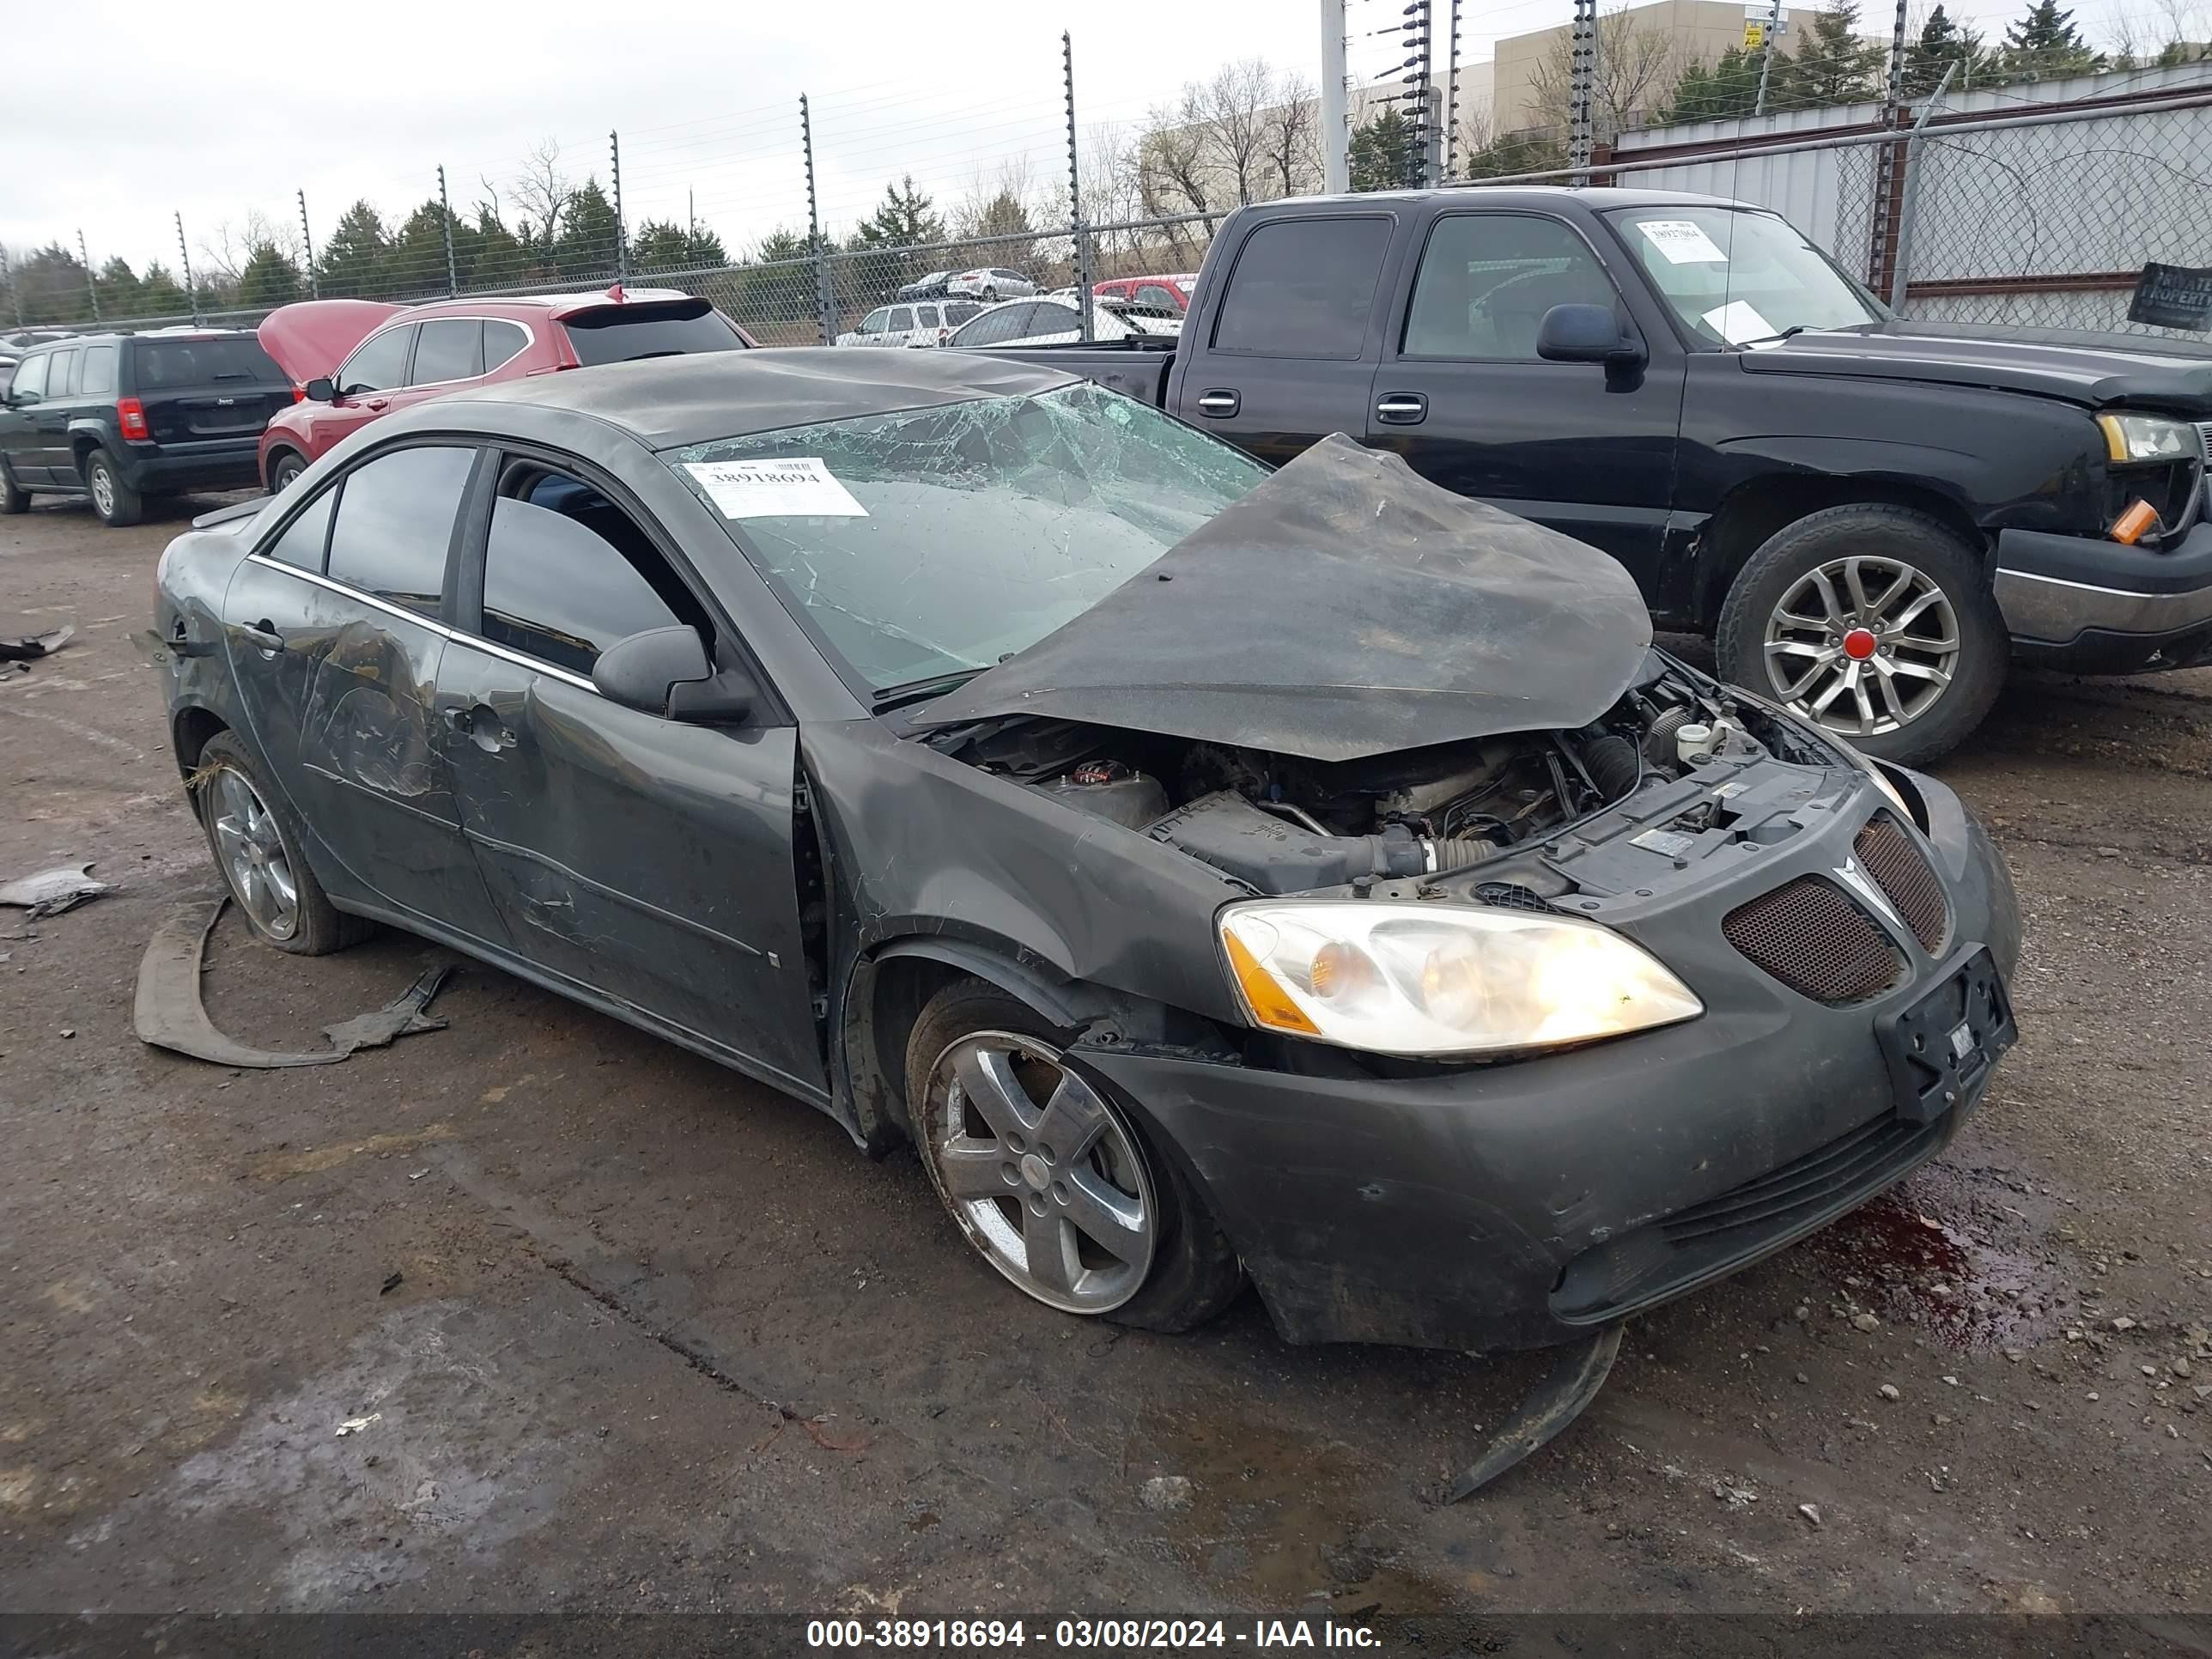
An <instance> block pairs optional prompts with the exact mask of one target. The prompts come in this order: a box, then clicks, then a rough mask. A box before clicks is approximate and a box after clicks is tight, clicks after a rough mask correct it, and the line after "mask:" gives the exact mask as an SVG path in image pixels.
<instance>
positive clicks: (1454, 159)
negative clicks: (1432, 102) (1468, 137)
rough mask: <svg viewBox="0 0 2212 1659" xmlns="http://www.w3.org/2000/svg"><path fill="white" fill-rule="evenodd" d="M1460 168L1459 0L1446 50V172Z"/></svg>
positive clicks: (1455, 1)
mask: <svg viewBox="0 0 2212 1659" xmlns="http://www.w3.org/2000/svg"><path fill="white" fill-rule="evenodd" d="M1458 166H1459V0H1451V39H1450V40H1448V41H1447V42H1446V43H1445V49H1444V172H1443V176H1444V177H1445V178H1446V179H1449V178H1450V177H1451V176H1452V174H1453V173H1455V172H1456V171H1457V170H1458Z"/></svg>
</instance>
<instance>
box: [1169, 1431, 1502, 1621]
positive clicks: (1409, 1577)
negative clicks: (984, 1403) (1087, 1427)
mask: <svg viewBox="0 0 2212 1659" xmlns="http://www.w3.org/2000/svg"><path fill="white" fill-rule="evenodd" d="M1139 1438H1140V1440H1141V1441H1143V1442H1147V1443H1151V1444H1152V1445H1153V1446H1156V1447H1158V1458H1159V1463H1158V1468H1159V1471H1160V1472H1161V1473H1164V1474H1182V1475H1187V1476H1188V1478H1189V1480H1190V1482H1191V1486H1192V1492H1191V1503H1190V1507H1189V1508H1188V1509H1187V1510H1182V1511H1181V1512H1179V1513H1175V1514H1170V1515H1166V1516H1161V1517H1160V1522H1161V1525H1162V1530H1163V1531H1164V1532H1165V1533H1167V1534H1169V1535H1170V1537H1171V1538H1173V1539H1174V1540H1175V1541H1176V1542H1178V1543H1179V1544H1181V1545H1182V1546H1184V1547H1186V1549H1187V1550H1188V1553H1189V1556H1190V1558H1191V1561H1192V1565H1194V1566H1195V1567H1196V1569H1197V1570H1198V1571H1199V1572H1200V1574H1201V1575H1202V1576H1203V1577H1206V1578H1207V1579H1210V1580H1212V1582H1214V1583H1218V1584H1219V1585H1221V1586H1222V1587H1223V1589H1225V1590H1228V1591H1229V1592H1231V1594H1232V1595H1236V1596H1237V1599H1238V1600H1239V1601H1244V1602H1247V1603H1249V1604H1250V1605H1252V1606H1254V1607H1263V1608H1267V1609H1268V1610H1270V1611H1279V1612H1282V1613H1296V1612H1310V1613H1322V1612H1327V1613H1329V1614H1330V1615H1331V1616H1333V1617H1335V1618H1338V1619H1351V1618H1355V1617H1357V1618H1364V1617H1368V1616H1370V1615H1377V1614H1390V1613H1438V1612H1443V1611H1446V1610H1449V1609H1451V1608H1454V1607H1464V1606H1465V1605H1466V1604H1467V1602H1468V1600H1469V1599H1470V1598H1471V1597H1480V1596H1484V1595H1488V1594H1491V1593H1492V1591H1493V1590H1494V1589H1495V1586H1493V1585H1492V1583H1491V1581H1490V1579H1489V1577H1488V1576H1487V1575H1486V1574H1484V1573H1480V1572H1468V1573H1464V1574H1457V1573H1453V1572H1450V1571H1445V1572H1443V1573H1441V1574H1432V1573H1430V1572H1427V1571H1423V1570H1422V1569H1421V1568H1420V1567H1419V1565H1416V1564H1415V1563H1414V1562H1413V1559H1412V1557H1413V1542H1412V1541H1411V1540H1410V1539H1407V1538H1406V1537H1403V1536H1401V1534H1399V1533H1398V1531H1397V1530H1396V1529H1395V1528H1390V1527H1389V1526H1386V1525H1383V1524H1381V1523H1378V1522H1376V1521H1374V1520H1373V1519H1372V1518H1371V1517H1370V1516H1366V1515H1364V1514H1363V1513H1362V1512H1361V1511H1360V1510H1359V1509H1358V1508H1357V1507H1355V1504H1356V1494H1358V1492H1360V1491H1361V1490H1362V1489H1364V1488H1370V1487H1372V1486H1374V1484H1375V1481H1376V1476H1377V1474H1378V1471H1377V1470H1376V1468H1373V1467H1372V1466H1371V1463H1370V1460H1366V1459H1364V1458H1362V1457H1361V1456H1360V1455H1358V1454H1357V1453H1355V1452H1354V1451H1353V1450H1352V1448H1351V1447H1350V1446H1348V1445H1346V1443H1343V1442H1342V1441H1315V1440H1310V1439H1308V1438H1305V1437H1303V1436H1300V1435H1297V1434H1296V1433H1286V1432H1285V1431H1284V1430H1283V1429H1282V1427H1281V1426H1280V1425H1273V1424H1267V1423H1261V1422H1259V1421H1256V1420H1253V1419H1243V1418H1239V1417H1237V1416H1235V1415H1233V1414H1217V1413H1204V1414H1203V1415H1201V1414H1200V1413H1185V1412H1169V1411H1165V1410H1154V1411H1151V1412H1148V1413H1146V1417H1145V1420H1144V1423H1143V1425H1142V1430H1141V1432H1140V1435H1139Z"/></svg>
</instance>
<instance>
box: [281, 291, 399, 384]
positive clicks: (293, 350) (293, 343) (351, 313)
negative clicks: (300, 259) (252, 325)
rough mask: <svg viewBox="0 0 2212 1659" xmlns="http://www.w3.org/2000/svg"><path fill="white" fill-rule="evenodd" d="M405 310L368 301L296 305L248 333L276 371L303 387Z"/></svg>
mask: <svg viewBox="0 0 2212 1659" xmlns="http://www.w3.org/2000/svg"><path fill="white" fill-rule="evenodd" d="M405 309H406V307H404V306H388V305H382V304H380V303H378V302H377V301H374V300H302V301H300V302H299V303H298V304H296V305H289V306H279V307H276V310H274V311H272V312H270V313H269V314H268V315H267V316H266V317H264V318H263V319H261V326H260V327H258V328H257V329H255V330H254V331H253V332H254V334H255V336H256V337H258V339H259V340H260V342H261V349H263V350H264V351H265V352H267V353H268V354H269V355H270V356H271V357H274V358H275V359H276V367H277V368H281V369H283V371H284V372H285V374H289V375H290V376H291V377H292V380H294V382H295V384H297V385H300V386H305V385H306V384H307V382H308V381H310V380H317V379H319V378H320V377H321V376H323V375H325V374H331V373H333V372H335V371H336V370H337V366H338V365H339V364H340V363H342V362H344V361H345V356H346V353H348V352H349V351H351V350H352V349H354V348H355V347H356V346H357V345H359V344H360V343H362V341H363V340H366V339H367V338H368V337H369V336H370V335H371V334H373V333H374V332H375V331H376V330H377V329H378V328H380V326H382V325H383V324H384V322H385V321H386V319H388V318H392V317H397V316H398V314H399V313H401V312H402V311H404V310H405Z"/></svg>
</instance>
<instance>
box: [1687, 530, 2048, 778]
mask: <svg viewBox="0 0 2212 1659" xmlns="http://www.w3.org/2000/svg"><path fill="white" fill-rule="evenodd" d="M1717 647H1718V651H1717V654H1718V656H1719V659H1720V668H1721V672H1722V674H1723V676H1724V677H1725V678H1728V679H1730V680H1733V681H1734V682H1735V684H1738V685H1741V686H1746V687H1748V688H1749V689H1750V690H1754V691H1757V692H1759V693H1760V694H1761V695H1763V696H1771V697H1772V698H1774V699H1775V700H1776V701H1777V702H1783V703H1787V704H1788V705H1790V707H1791V708H1794V709H1796V711H1797V712H1798V713H1799V714H1803V715H1805V716H1807V717H1808V719H1811V720H1817V721H1818V722H1819V723H1820V725H1821V726H1824V727H1825V728H1826V729H1827V730H1828V731H1830V732H1834V733H1835V734H1836V735H1837V736H1838V737H1839V738H1844V739H1846V740H1847V741H1849V742H1850V744H1852V745H1853V746H1854V747H1856V748H1858V749H1861V750H1864V751H1865V752H1866V753H1868V754H1869V755H1878V756H1880V757H1881V758H1882V759H1884V760H1888V761H1894V762H1896V763H1899V764H1900V765H1906V766H1914V765H1919V764H1921V763H1924V762H1927V761H1930V760H1934V759H1936V757H1939V756H1941V755H1944V754H1948V752H1949V751H1950V750H1953V749H1954V748H1956V747H1957V746H1958V745H1959V744H1960V743H1961V742H1963V741H1964V740H1965V738H1966V736H1967V734H1968V733H1970V732H1972V731H1973V729H1974V728H1975V727H1976V726H1979V725H1980V724H1981V723H1982V719H1983V717H1984V715H1986V714H1988V713H1989V711H1990V704H1992V703H1993V702H1996V696H1997V693H1998V691H1999V690H2001V689H2002V687H2003V684H2004V676H2005V668H2006V665H2007V663H2008V660H2009V658H2010V654H2011V652H2010V646H2009V642H2008V638H2007V635H2006V633H2005V626H2004V618H2003V617H2002V615H2001V614H2000V613H1999V611H1998V610H1997V606H1996V599H1994V598H1993V597H1992V596H1991V595H1990V589H1989V586H1988V584H1987V583H1986V582H1985V581H1984V579H1983V575H1982V570H1981V565H1980V561H1979V560H1978V558H1976V556H1974V554H1973V552H1972V550H1971V549H1969V548H1968V547H1966V544H1964V543H1962V542H1961V541H1960V539H1959V538H1958V537H1957V536H1955V535H1954V534H1953V533H1952V532H1950V531H1949V530H1948V529H1946V528H1945V527H1944V526H1942V525H1941V524H1939V523H1937V522H1936V520H1934V519H1931V518H1929V517H1928V516H1927V515H1926V514H1925V513H1916V512H1914V511H1912V510H1911V508H1909V507H1892V506H1887V505H1882V504H1875V503H1862V504H1857V505H1853V506H1848V507H1828V508H1826V509H1825V510H1823V511H1821V512H1819V513H1810V514H1808V515H1807V516H1806V517H1804V518H1802V519H1800V520H1797V521H1796V523H1794V524H1790V525H1785V526H1783V528H1781V529H1780V530H1778V531H1777V532H1775V533H1774V534H1773V535H1772V536H1771V537H1769V538H1767V539H1766V541H1765V544H1763V545H1761V546H1760V548H1759V550H1758V551H1757V552H1756V553H1754V554H1753V555H1752V556H1751V561H1750V562H1749V563H1747V564H1746V565H1745V566H1744V568H1743V569H1742V571H1741V573H1740V574H1738V575H1737V577H1736V579H1735V584H1734V585H1733V586H1731V587H1730V588H1729V595H1728V600H1727V603H1726V604H1724V605H1723V606H1722V607H1721V616H1720V627H1719V629H1718V639H1717Z"/></svg>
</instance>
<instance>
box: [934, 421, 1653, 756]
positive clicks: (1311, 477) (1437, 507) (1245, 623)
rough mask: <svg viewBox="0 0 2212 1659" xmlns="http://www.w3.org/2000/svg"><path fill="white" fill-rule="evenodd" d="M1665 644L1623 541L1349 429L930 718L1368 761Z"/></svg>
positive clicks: (1555, 696) (1570, 711) (1539, 718)
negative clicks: (1040, 724)
mask: <svg viewBox="0 0 2212 1659" xmlns="http://www.w3.org/2000/svg"><path fill="white" fill-rule="evenodd" d="M1650 643H1651V623H1650V617H1649V616H1648V614H1647V613H1646V611H1645V610H1644V599H1643V596H1642V595H1641V594H1640V593H1639V592H1638V591H1637V587H1636V584H1635V582H1634V581H1632V580H1631V579H1630V577H1629V574H1628V573H1627V572H1626V570H1624V569H1622V568H1621V567H1620V565H1619V564H1618V563H1616V562H1614V561H1613V559H1612V558H1611V557H1609V556H1607V555H1606V554H1603V553H1601V552H1599V551H1598V550H1596V549H1595V548H1594V547H1590V546H1589V545H1587V544H1584V543H1582V542H1578V541H1576V540H1573V539H1572V538H1570V537H1566V536H1562V535H1559V534H1558V533H1556V532H1553V531H1549V530H1545V529H1543V528H1541V527H1540V526H1536V525H1533V524H1530V523H1528V521H1527V520H1524V519H1516V518H1515V517H1513V516H1512V515H1511V514H1510V513H1500V512H1498V510H1497V509H1495V508H1494V507H1484V506H1482V505H1481V504H1480V503H1479V502H1475V501H1468V500H1467V499H1465V498H1464V497H1462V496H1459V495H1453V494H1452V493H1451V492H1450V491H1449V490H1446V489H1438V488H1437V486H1436V485H1434V484H1432V483H1429V482H1428V481H1427V480H1425V479H1424V478H1422V477H1419V476H1418V475H1417V474H1415V473H1414V472H1413V471H1412V470H1411V469H1409V468H1408V467H1407V465H1406V464H1405V462H1404V461H1403V460H1401V459H1399V458H1398V457H1397V456H1395V455H1386V454H1382V453H1377V452H1376V451H1373V450H1369V449H1363V448H1362V447H1360V446H1359V445H1358V444H1356V443H1354V442H1353V441H1352V440H1351V439H1349V438H1347V437H1345V436H1343V435H1336V436H1334V437H1329V438H1324V439H1323V440H1322V441H1321V442H1319V443H1317V444H1316V445H1315V446H1314V447H1312V448H1310V449H1309V450H1307V451H1306V452H1305V453H1304V454H1302V455H1300V456H1299V457H1298V458H1297V459H1295V460H1293V461H1291V462H1290V463H1289V464H1288V465H1285V467H1283V468H1282V469H1281V470H1280V471H1278V472H1276V473H1274V474H1273V475H1272V476H1271V477H1267V478H1266V479H1264V480H1262V481H1261V483H1259V484H1257V485H1255V487H1254V488H1253V489H1252V490H1251V492H1250V493H1249V495H1245V496H1244V497H1243V499H1242V500H1241V501H1237V502H1236V503H1235V504H1234V505H1232V506H1231V507H1228V508H1227V509H1225V511H1223V512H1221V513H1217V514H1216V515H1215V516H1214V517H1213V518H1212V519H1211V520H1208V521H1207V522H1206V524H1205V525H1203V526H1200V528H1199V529H1198V530H1196V531H1194V532H1192V533H1191V534H1190V535H1188V536H1187V537H1185V538H1183V539H1182V541H1180V542H1178V543H1177V544H1176V545H1175V546H1173V547H1172V548H1170V549H1169V550H1167V552H1165V553H1164V554H1163V555H1161V556H1160V557H1159V559H1158V561H1157V562H1155V563H1153V564H1152V566H1150V567H1149V568H1146V570H1144V571H1143V572H1141V573H1140V574H1137V575H1135V576H1133V577H1131V578H1130V579H1129V580H1127V582H1124V583H1123V584H1122V585H1121V586H1120V587H1118V588H1116V589H1115V590H1114V592H1111V593H1109V594H1108V595H1107V596H1106V597H1105V598H1104V599H1102V600H1100V601H1099V602H1098V604H1097V605H1093V606H1092V607H1091V609H1090V610H1088V611H1085V612H1084V613H1083V614H1082V615H1081V616H1079V617H1076V618H1075V619H1074V620H1073V621H1072V622H1069V623H1065V624H1064V625H1062V626H1061V627H1060V628H1059V629H1055V630H1054V632H1052V633H1051V634H1048V635H1046V636H1045V637H1044V638H1043V639H1042V640H1040V641H1037V642H1036V644H1035V645H1033V646H1031V647H1030V648H1029V649H1028V650H1026V651H1024V652H1021V653H1018V654H1017V655H1015V656H1013V657H1012V658H1009V659H1007V660H1006V661H1005V662H1002V663H1000V664H999V665H997V666H996V667H994V668H990V669H987V670H985V671H983V672H982V673H981V674H979V675H977V676H976V677H975V678H974V679H971V680H969V682H968V683H967V684H964V685H963V686H961V687H960V688H959V689H958V690H955V691H951V692H949V693H947V694H946V695H945V696H942V697H940V698H938V699H937V700H936V701H935V702H931V703H929V704H927V706H926V707H925V708H922V709H921V710H919V711H917V713H916V714H915V716H913V717H912V718H914V719H915V720H916V722H917V723H918V724H921V725H925V726H955V725H961V724H964V723H966V722H968V721H971V720H986V719H993V718H997V717H1000V716H1004V715H1008V714H1036V715H1042V716H1048V717H1051V718H1055V719H1060V720H1085V721H1089V722H1091V723H1093V724H1095V725H1100V726H1121V727H1123V728H1126V729H1127V730H1131V731H1137V732H1159V733H1163V734H1165V735H1168V736H1172V737H1179V738H1193V739H1195V740H1198V741H1201V742H1207V743H1219V744H1235V745H1238V746H1242V747H1247V748H1253V749H1264V750H1271V751H1273V752H1274V753H1277V754H1283V755H1295V756H1300V757H1304V758H1306V759H1310V760H1318V761H1337V760H1352V759H1356V758H1358V757H1362V756H1365V755H1376V754H1387V753H1391V752H1394V751H1396V750H1404V749H1416V748H1420V747H1422V746H1424V745H1425V744H1437V743H1451V742H1457V741H1460V740H1462V739H1465V738H1482V737H1492V736H1497V735H1500V734H1502V733H1505V732H1530V731H1545V730H1551V729H1554V728H1559V727H1574V726H1587V725H1588V724H1589V722H1590V721H1592V720H1595V719H1596V718H1597V717H1598V716H1599V715H1601V714H1604V713H1605V711H1606V710H1607V709H1608V708H1611V707H1612V706H1613V704H1614V703H1615V702H1618V701H1619V700H1620V696H1621V694H1622V693H1623V692H1625V691H1626V690H1628V688H1629V686H1630V684H1632V682H1633V680H1634V678H1635V676H1636V674H1637V672H1638V670H1639V668H1640V667H1641V665H1643V662H1644V653H1645V652H1646V650H1647V649H1648V648H1649V647H1650Z"/></svg>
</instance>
